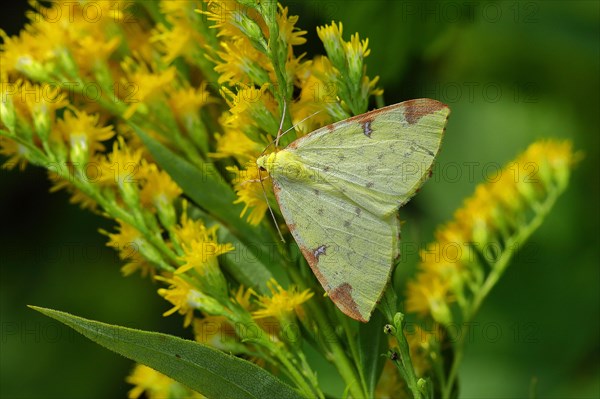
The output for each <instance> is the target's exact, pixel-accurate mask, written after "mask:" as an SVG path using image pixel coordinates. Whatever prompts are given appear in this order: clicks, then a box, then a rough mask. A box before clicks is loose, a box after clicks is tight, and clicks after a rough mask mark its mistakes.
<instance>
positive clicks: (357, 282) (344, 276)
mask: <svg viewBox="0 0 600 399" xmlns="http://www.w3.org/2000/svg"><path fill="white" fill-rule="evenodd" d="M281 178H282V180H281V181H277V180H274V181H273V187H274V191H275V195H276V197H277V201H278V202H279V206H280V208H281V212H282V214H283V217H284V218H285V220H286V222H287V224H288V226H289V229H290V231H291V233H292V235H293V236H294V239H295V240H296V242H297V243H298V246H299V247H300V250H301V251H302V253H303V254H304V257H305V258H306V260H307V261H308V264H309V265H310V267H311V268H312V270H313V273H314V274H315V276H316V277H317V279H318V280H319V282H320V283H321V285H322V286H323V288H324V289H325V291H326V292H327V293H328V295H329V297H330V298H331V299H332V300H333V302H334V303H335V304H336V306H337V307H338V308H339V309H340V310H341V311H342V312H344V313H345V314H346V315H348V316H350V317H352V318H354V319H356V320H359V321H363V322H367V321H368V320H369V318H370V317H371V313H372V312H373V309H374V308H375V305H376V304H377V302H378V301H379V299H380V297H381V295H382V293H383V290H384V288H385V286H386V285H387V283H388V280H389V278H390V272H391V266H392V262H393V261H394V260H395V259H396V258H397V257H398V253H399V252H398V240H399V235H400V223H399V220H398V218H397V217H396V215H395V214H394V215H390V216H389V217H386V218H381V217H379V216H377V215H374V214H372V213H370V212H368V211H366V210H365V209H363V208H361V207H360V206H357V205H356V204H353V203H352V202H351V201H348V199H347V198H345V197H344V196H343V194H341V193H340V192H339V191H338V190H337V189H336V188H335V187H333V186H331V185H330V184H328V183H319V182H315V183H310V182H306V181H303V182H299V181H294V180H289V179H286V178H285V177H281Z"/></svg>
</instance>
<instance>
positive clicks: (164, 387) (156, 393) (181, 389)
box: [125, 364, 205, 399]
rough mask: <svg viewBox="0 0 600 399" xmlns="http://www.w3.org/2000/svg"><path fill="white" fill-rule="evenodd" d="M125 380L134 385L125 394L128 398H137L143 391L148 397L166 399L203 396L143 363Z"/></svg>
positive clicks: (189, 398) (197, 398) (195, 398)
mask: <svg viewBox="0 0 600 399" xmlns="http://www.w3.org/2000/svg"><path fill="white" fill-rule="evenodd" d="M125 381H127V382H128V383H129V384H131V385H135V387H133V388H132V389H130V390H129V392H128V394H127V397H128V398H129V399H138V398H139V397H140V396H142V394H144V393H145V394H146V397H147V398H148V399H166V398H171V397H181V398H184V397H185V398H187V399H204V398H205V396H204V395H201V394H199V393H198V392H195V391H192V390H191V389H189V388H187V387H185V386H184V385H182V384H180V383H179V382H177V381H175V380H173V379H171V378H169V377H167V376H166V375H164V374H162V373H159V372H158V371H156V370H154V369H152V368H150V367H148V366H145V365H143V364H137V365H136V366H135V368H134V369H133V371H132V372H131V374H130V375H129V376H128V377H127V378H126V379H125Z"/></svg>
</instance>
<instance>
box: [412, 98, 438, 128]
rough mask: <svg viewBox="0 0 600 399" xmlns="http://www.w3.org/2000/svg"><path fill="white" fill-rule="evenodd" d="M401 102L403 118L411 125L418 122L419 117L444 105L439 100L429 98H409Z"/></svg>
mask: <svg viewBox="0 0 600 399" xmlns="http://www.w3.org/2000/svg"><path fill="white" fill-rule="evenodd" d="M402 104H403V105H404V107H403V108H404V118H405V119H406V121H407V122H408V123H409V124H411V125H414V124H415V123H417V122H419V119H421V118H422V117H424V116H425V115H429V114H432V113H434V112H436V111H439V110H440V109H442V108H444V107H446V105H444V104H442V103H441V102H439V101H435V100H429V99H418V100H410V101H405V102H404V103H402Z"/></svg>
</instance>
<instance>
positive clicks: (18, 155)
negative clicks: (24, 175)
mask: <svg viewBox="0 0 600 399" xmlns="http://www.w3.org/2000/svg"><path fill="white" fill-rule="evenodd" d="M0 154H2V155H4V156H5V157H8V159H7V160H6V161H5V162H4V163H3V164H2V169H9V170H10V169H13V168H15V167H17V166H18V167H19V170H21V171H22V170H25V167H26V166H27V163H28V158H29V157H28V155H29V149H28V148H27V147H25V146H24V145H22V144H19V143H17V142H16V141H14V140H10V139H8V138H6V137H4V136H0Z"/></svg>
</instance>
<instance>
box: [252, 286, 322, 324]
mask: <svg viewBox="0 0 600 399" xmlns="http://www.w3.org/2000/svg"><path fill="white" fill-rule="evenodd" d="M267 285H268V287H269V289H270V290H271V296H258V305H259V306H260V307H261V308H262V309H260V310H257V311H255V312H253V313H252V316H253V317H254V318H255V319H262V318H265V317H274V318H276V319H277V320H279V321H280V322H284V323H286V322H288V321H289V318H290V317H291V316H292V315H293V314H294V313H298V312H300V311H301V307H300V305H302V304H303V303H304V302H306V301H308V300H309V299H310V298H312V296H313V293H312V292H310V290H309V289H307V290H304V291H302V292H299V291H298V289H297V288H296V287H291V288H289V289H288V290H284V289H283V288H282V287H281V286H280V285H279V284H278V283H277V281H275V279H271V280H269V281H268V282H267Z"/></svg>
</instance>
